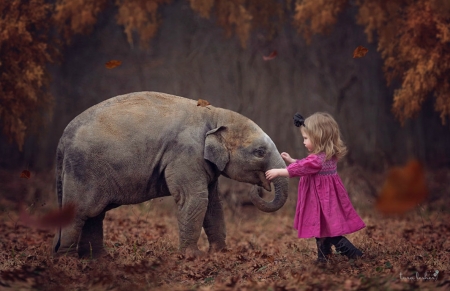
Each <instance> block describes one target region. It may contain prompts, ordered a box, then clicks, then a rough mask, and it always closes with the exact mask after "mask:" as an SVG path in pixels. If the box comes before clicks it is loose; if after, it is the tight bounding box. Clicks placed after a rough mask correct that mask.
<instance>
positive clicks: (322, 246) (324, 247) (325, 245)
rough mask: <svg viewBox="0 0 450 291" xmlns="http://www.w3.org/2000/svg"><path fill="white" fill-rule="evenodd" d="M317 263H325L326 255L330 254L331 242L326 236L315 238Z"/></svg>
mask: <svg viewBox="0 0 450 291" xmlns="http://www.w3.org/2000/svg"><path fill="white" fill-rule="evenodd" d="M316 244H317V261H316V262H317V263H326V262H327V256H328V255H330V254H331V243H330V241H329V240H328V237H323V238H317V237H316Z"/></svg>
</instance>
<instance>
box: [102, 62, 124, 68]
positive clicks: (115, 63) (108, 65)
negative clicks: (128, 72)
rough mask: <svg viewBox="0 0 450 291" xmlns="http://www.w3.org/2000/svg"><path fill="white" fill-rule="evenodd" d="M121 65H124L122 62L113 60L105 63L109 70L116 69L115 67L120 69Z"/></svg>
mask: <svg viewBox="0 0 450 291" xmlns="http://www.w3.org/2000/svg"><path fill="white" fill-rule="evenodd" d="M121 64H122V62H121V61H118V60H111V61H109V62H106V63H105V67H106V68H107V69H114V68H115V67H118V66H120V65H121Z"/></svg>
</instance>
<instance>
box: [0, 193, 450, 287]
mask: <svg viewBox="0 0 450 291" xmlns="http://www.w3.org/2000/svg"><path fill="white" fill-rule="evenodd" d="M294 203H295V199H291V198H290V199H289V201H288V203H287V204H286V205H285V206H284V207H283V208H282V210H280V211H278V212H276V213H271V214H268V213H263V212H260V211H258V210H256V209H255V208H254V207H251V206H250V207H241V208H239V209H237V210H236V209H234V210H233V211H232V210H231V209H229V208H228V207H227V204H226V203H224V204H225V217H226V225H227V245H228V249H227V250H226V251H224V252H220V253H215V254H211V255H208V256H205V257H202V258H197V259H188V258H186V257H184V256H183V255H181V254H180V253H179V252H178V250H177V248H178V227H177V221H176V213H175V207H174V205H173V202H172V199H171V198H170V197H168V198H164V199H158V200H153V201H149V202H146V203H143V204H140V205H133V206H122V207H120V208H117V209H114V210H111V211H109V212H108V213H107V215H106V218H105V223H104V224H105V226H104V227H105V246H106V249H107V252H108V254H109V255H108V256H107V257H105V258H102V259H78V258H73V257H64V256H63V257H59V258H52V256H51V255H50V246H51V243H52V239H53V234H54V233H53V231H49V230H40V229H36V228H29V227H26V226H24V225H22V223H21V222H20V221H19V220H18V217H19V216H18V211H17V205H16V204H14V203H10V202H8V201H6V200H3V201H2V202H1V203H0V205H1V206H2V207H1V212H0V271H1V275H0V290H133V291H137V290H449V288H450V276H449V275H448V274H449V266H450V241H449V240H448V238H449V236H450V209H449V208H448V204H447V202H445V199H440V200H439V199H436V200H435V201H433V202H432V203H430V202H427V203H425V204H423V205H422V206H420V207H418V208H416V209H415V210H413V211H410V212H408V213H407V214H406V215H403V216H395V217H384V216H382V215H380V214H378V213H377V212H376V211H375V210H373V208H372V207H367V206H365V207H362V206H361V207H360V206H358V205H355V206H356V208H357V210H358V212H359V213H360V215H361V216H362V218H363V220H364V221H365V223H366V225H367V227H366V228H365V229H364V230H362V231H359V232H357V233H354V234H351V235H348V236H347V237H348V238H349V239H350V240H351V241H352V242H353V243H354V244H355V245H356V246H358V247H359V248H360V249H361V250H363V251H364V252H365V254H366V258H364V259H362V260H361V259H358V260H355V261H354V260H350V261H349V260H348V259H346V258H345V257H342V256H340V255H339V254H334V255H333V257H332V259H331V260H330V262H328V263H327V264H326V265H324V266H317V265H316V264H315V263H314V261H315V259H316V257H317V253H316V251H317V250H316V246H315V241H314V239H298V238H297V237H296V232H295V230H293V229H292V221H293V215H294V208H295V204H294ZM42 204H43V203H41V204H39V205H38V206H36V205H37V204H29V205H28V210H29V211H30V212H31V213H32V215H36V216H39V215H42V214H43V213H45V212H47V211H48V210H49V209H53V207H54V205H47V206H45V205H44V206H42ZM199 247H200V249H202V250H205V251H206V250H207V248H208V243H207V238H206V236H205V234H204V233H202V235H201V237H200V240H199ZM436 271H438V273H437V272H436Z"/></svg>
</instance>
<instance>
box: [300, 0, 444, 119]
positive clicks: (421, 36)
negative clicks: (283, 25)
mask: <svg viewBox="0 0 450 291" xmlns="http://www.w3.org/2000/svg"><path fill="white" fill-rule="evenodd" d="M349 3H350V1H348V0H335V1H325V0H304V1H300V2H299V4H297V7H296V13H295V16H294V24H295V25H296V27H297V28H298V31H299V32H300V33H302V34H303V35H304V36H305V38H306V39H307V40H310V39H311V36H312V35H313V34H315V33H326V32H329V29H330V26H331V25H333V24H335V23H336V21H337V16H338V15H339V13H341V12H342V11H343V10H344V8H345V7H346V6H347V5H349ZM356 5H357V7H358V14H357V16H356V19H357V23H358V24H361V25H363V26H364V27H365V32H366V34H367V37H368V40H369V41H370V42H372V41H374V40H375V38H376V40H377V42H378V51H379V52H380V53H381V56H382V58H383V59H384V72H385V75H386V78H387V81H388V84H391V83H392V81H394V80H398V81H399V82H400V83H401V86H400V88H399V89H397V90H396V91H395V93H394V103H393V106H392V109H393V112H394V114H395V115H396V117H397V118H398V119H399V120H400V121H401V122H402V123H403V122H404V121H405V120H406V119H408V118H412V117H414V116H415V115H416V114H417V113H418V112H419V111H420V109H421V106H422V103H423V102H424V101H425V99H427V98H428V97H430V96H434V97H435V109H436V111H437V112H439V113H440V117H441V121H442V123H443V124H445V122H446V118H447V117H448V116H449V115H450V80H449V76H450V1H447V0H378V1H373V0H358V1H356Z"/></svg>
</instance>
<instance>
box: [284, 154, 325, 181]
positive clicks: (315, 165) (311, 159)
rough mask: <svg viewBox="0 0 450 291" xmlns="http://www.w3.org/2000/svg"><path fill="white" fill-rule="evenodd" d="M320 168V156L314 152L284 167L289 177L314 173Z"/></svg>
mask: <svg viewBox="0 0 450 291" xmlns="http://www.w3.org/2000/svg"><path fill="white" fill-rule="evenodd" d="M321 169H322V158H320V157H319V155H315V154H311V155H309V156H308V157H306V158H304V159H301V160H297V161H295V162H294V163H292V164H290V165H289V166H288V167H287V168H286V170H287V171H288V174H289V177H290V178H292V177H301V176H305V175H312V174H316V173H318V172H319V171H320V170H321Z"/></svg>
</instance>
